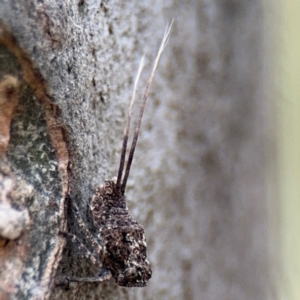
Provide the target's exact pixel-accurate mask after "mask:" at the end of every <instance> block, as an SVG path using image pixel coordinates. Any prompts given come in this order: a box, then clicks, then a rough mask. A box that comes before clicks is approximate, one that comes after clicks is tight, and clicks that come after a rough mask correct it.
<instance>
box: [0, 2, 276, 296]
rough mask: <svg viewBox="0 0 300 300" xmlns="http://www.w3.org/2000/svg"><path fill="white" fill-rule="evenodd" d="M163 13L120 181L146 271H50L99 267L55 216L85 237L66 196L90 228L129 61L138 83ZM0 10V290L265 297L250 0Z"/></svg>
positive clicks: (113, 145) (258, 86) (256, 56)
mask: <svg viewBox="0 0 300 300" xmlns="http://www.w3.org/2000/svg"><path fill="white" fill-rule="evenodd" d="M173 18H175V22H174V28H173V32H172V35H171V38H170V41H169V44H168V46H167V47H166V50H165V52H164V53H163V57H162V59H161V61H160V64H159V66H158V70H157V73H156V76H155V78H154V84H153V88H152V92H151V94H150V98H149V102H148V106H147V107H146V111H145V116H144V120H143V124H142V128H141V133H140V137H139V142H138V145H137V149H136V152H135V157H134V161H133V166H132V172H131V174H130V177H129V181H128V187H127V190H126V195H127V199H128V206H129V209H130V211H131V213H132V215H133V217H134V218H135V219H136V220H137V221H138V222H139V223H140V224H143V226H144V229H145V234H146V238H147V244H148V250H147V253H148V258H149V261H150V262H151V264H152V269H153V275H152V278H151V279H150V281H149V283H148V286H147V287H144V288H122V287H119V286H118V285H116V283H115V282H114V281H113V280H111V281H107V282H105V283H98V284H96V283H72V284H70V286H69V287H68V288H66V287H64V286H56V282H57V281H59V279H60V278H64V275H73V276H95V275H97V273H98V271H99V270H97V269H96V270H95V268H94V267H93V266H92V264H91V262H90V261H89V260H87V259H85V258H84V257H82V255H81V253H80V251H79V249H78V246H77V245H76V244H73V243H71V242H70V241H67V240H65V238H64V237H62V236H60V235H59V230H61V231H67V232H70V233H73V234H75V235H76V236H78V238H79V239H80V240H81V241H83V242H86V238H85V235H84V233H83V232H82V231H80V228H79V226H78V223H77V222H76V219H75V218H74V212H73V211H72V207H70V203H69V202H70V201H73V202H74V203H76V204H77V206H78V207H79V211H80V214H81V215H82V218H83V220H84V222H85V223H86V224H87V227H88V228H89V229H90V230H91V231H92V232H94V233H95V232H96V231H97V228H94V226H93V222H92V218H91V213H90V210H89V204H90V202H91V199H92V196H93V194H94V192H95V189H96V187H97V186H99V184H101V183H103V182H104V180H105V179H111V178H112V177H113V176H116V175H117V169H118V164H119V156H120V149H121V145H122V135H123V128H124V126H125V118H126V113H127V109H128V106H129V101H130V97H131V91H132V86H133V81H134V78H135V75H136V70H137V67H138V64H139V61H140V59H141V56H142V54H143V53H146V54H147V58H148V61H149V62H150V63H149V64H148V66H147V67H146V68H145V71H144V72H143V75H142V77H141V79H140V83H139V90H141V92H142V90H143V88H144V87H145V85H146V80H147V76H149V70H150V67H151V64H152V62H153V59H154V56H155V54H156V51H157V49H158V47H159V44H160V42H161V39H162V36H163V32H164V29H165V26H166V24H167V22H168V21H169V22H170V21H171V20H172V19H173ZM0 19H1V27H0V61H1V63H0V72H1V73H0V75H1V77H0V97H1V99H0V100H1V101H0V102H1V103H0V105H2V106H1V111H2V112H1V115H0V124H3V125H1V127H2V129H1V131H0V134H1V136H2V138H1V142H2V144H1V145H0V146H1V147H0V148H1V149H2V150H1V151H2V152H1V153H0V154H1V169H0V171H1V172H0V176H2V177H0V183H1V185H0V188H1V206H0V210H1V211H0V219H2V221H1V220H0V235H1V236H2V242H1V243H0V294H1V297H2V298H1V299H60V300H62V299H206V300H207V299H238V300H241V299H266V298H267V296H268V293H269V286H270V284H269V277H270V275H269V270H268V268H267V266H268V253H267V251H268V245H267V243H266V240H267V237H268V236H267V211H266V184H265V182H264V173H265V165H266V164H265V157H264V146H265V145H264V140H265V137H266V131H265V130H264V128H265V125H266V124H265V122H266V121H265V120H266V118H265V117H264V114H265V113H266V112H267V111H266V107H267V106H266V102H265V101H264V100H265V99H264V98H262V92H261V91H262V87H263V86H262V85H263V81H262V69H263V68H261V64H262V59H263V53H262V50H261V33H262V30H261V28H262V21H261V20H262V7H261V3H260V1H246V0H242V1H234V0H231V1H216V2H214V1H204V0H202V1H191V2H186V1H100V0H99V1H90V0H78V1H70V0H68V1H49V0H46V1H19V2H18V1H17V2H15V1H5V0H2V1H1V9H0ZM141 92H138V98H137V99H140V98H141V97H140V95H141ZM3 103H4V104H5V103H6V106H4V104H3ZM140 103H141V102H140V101H137V103H136V105H135V107H134V111H135V112H137V110H138V107H139V105H140ZM9 128H10V130H9ZM67 195H69V199H70V201H66V196H67ZM1 212H2V216H3V217H2V218H1ZM5 215H6V216H7V215H8V216H10V217H9V218H8V219H7V220H6V221H4V216H5ZM1 222H2V223H1ZM3 224H4V225H3ZM16 224H17V225H16ZM1 225H3V226H2V227H4V228H6V229H7V228H8V229H9V230H8V229H7V230H6V231H5V230H4V229H1V228H2V227H1Z"/></svg>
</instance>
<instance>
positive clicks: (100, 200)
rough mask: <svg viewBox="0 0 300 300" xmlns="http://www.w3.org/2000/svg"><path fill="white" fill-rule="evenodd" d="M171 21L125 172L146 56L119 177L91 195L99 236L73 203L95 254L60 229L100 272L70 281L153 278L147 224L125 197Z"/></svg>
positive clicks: (131, 283)
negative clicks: (135, 214) (130, 208)
mask: <svg viewBox="0 0 300 300" xmlns="http://www.w3.org/2000/svg"><path fill="white" fill-rule="evenodd" d="M172 23H173V22H172ZM172 23H171V25H170V26H167V28H166V30H165V34H164V37H163V40H162V43H161V46H160V48H159V51H158V53H157V56H156V59H155V62H154V65H153V69H152V72H151V74H150V77H149V80H148V82H147V86H146V89H145V92H144V96H143V103H142V106H141V109H140V113H139V117H138V121H137V124H136V128H135V133H134V137H133V141H132V145H131V148H130V152H129V156H128V160H127V165H126V169H125V173H124V176H123V170H124V165H125V156H126V149H127V141H128V135H129V129H130V121H131V112H132V106H133V103H134V98H135V92H136V86H137V82H138V79H139V77H140V74H141V71H142V69H143V66H144V58H143V59H142V61H141V63H140V67H139V70H138V74H137V77H136V80H135V84H134V89H133V94H132V99H131V103H130V106H129V110H128V116H127V124H126V127H125V131H124V138H123V147H122V152H121V158H120V166H119V171H118V177H117V178H115V179H112V180H106V181H105V184H104V185H100V186H99V187H98V188H97V190H96V193H95V195H94V197H93V199H92V203H91V212H92V216H93V221H94V226H95V227H96V228H97V230H98V233H97V237H94V236H93V235H92V234H91V233H90V232H89V231H88V230H87V228H86V226H85V225H84V223H83V221H82V219H81V217H80V215H79V212H78V209H77V208H76V206H75V204H74V203H73V206H74V207H75V213H76V216H77V219H78V224H79V226H80V227H81V228H82V230H83V231H84V232H85V233H86V238H87V240H88V241H89V242H90V243H91V245H92V247H93V252H94V253H96V254H94V253H91V252H90V251H89V250H88V249H87V248H86V247H85V246H84V245H83V244H82V243H81V242H80V241H79V240H78V239H77V237H76V236H74V235H72V234H70V233H66V232H61V234H62V235H63V236H65V237H69V238H71V239H72V240H73V241H74V242H76V243H77V244H78V247H79V248H81V249H82V250H84V251H85V256H86V257H87V258H88V259H90V260H91V262H92V263H93V264H95V265H97V266H99V269H100V272H99V274H98V276H96V277H90V278H86V277H83V278H80V277H69V276H67V277H66V279H67V281H68V282H69V281H75V282H78V281H81V282H102V281H104V280H108V279H110V278H111V277H113V278H114V279H115V281H116V283H117V284H118V285H120V286H126V287H143V286H145V285H146V284H147V282H148V280H149V279H150V278H151V275H152V270H151V266H150V263H149V261H148V260H147V253H146V252H147V244H146V239H145V235H144V228H143V226H142V225H140V224H138V223H137V222H136V221H135V220H134V219H133V218H132V217H131V215H130V213H129V211H128V208H127V206H126V199H125V188H126V183H127V179H128V176H129V172H130V167H131V163H132V159H133V155H134V151H135V147H136V143H137V140H138V134H139V130H140V126H141V121H142V117H143V113H144V109H145V106H146V103H147V98H148V94H149V89H150V86H151V83H152V80H153V76H154V73H155V70H156V68H157V64H158V61H159V59H160V56H161V54H162V52H163V50H164V48H165V46H166V44H167V42H168V39H169V36H170V32H171V28H172Z"/></svg>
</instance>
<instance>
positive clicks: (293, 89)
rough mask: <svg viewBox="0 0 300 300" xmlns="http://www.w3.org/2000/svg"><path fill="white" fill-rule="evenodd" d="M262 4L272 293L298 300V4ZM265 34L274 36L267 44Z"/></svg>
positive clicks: (299, 224) (286, 2) (299, 285)
mask: <svg viewBox="0 0 300 300" xmlns="http://www.w3.org/2000/svg"><path fill="white" fill-rule="evenodd" d="M268 4H269V6H268V7H267V10H266V15H267V18H269V19H267V20H268V21H267V23H266V25H267V27H266V29H267V30H266V32H265V39H266V40H269V43H270V44H269V46H271V47H270V48H268V51H270V55H269V56H267V57H268V58H269V59H270V62H269V63H270V64H271V68H272V72H270V75H271V77H270V79H271V80H273V89H272V92H271V98H272V99H274V107H275V118H276V123H275V124H276V126H275V132H276V145H277V160H276V162H277V164H276V166H275V168H276V174H277V178H276V181H277V182H278V185H277V186H276V189H275V190H276V191H275V194H274V195H273V196H274V197H275V199H277V203H278V211H277V212H278V215H277V216H276V218H275V219H276V220H277V222H275V223H273V229H275V230H276V231H277V232H278V234H279V241H280V242H279V244H277V247H279V249H280V251H279V253H280V257H279V266H280V267H281V268H282V269H281V270H280V271H279V272H275V274H276V283H277V284H276V289H277V290H278V292H279V295H280V296H279V299H291V300H296V299H300V284H299V283H300V258H299V253H300V234H299V233H300V184H299V178H300V30H299V28H300V1H295V0H287V1H275V2H274V3H272V4H271V3H268ZM268 32H273V34H274V36H273V37H272V38H271V39H270V36H269V34H268ZM272 74H273V77H272ZM270 170H271V172H273V171H274V166H271V167H270ZM273 174H274V173H273ZM273 246H274V247H276V245H273Z"/></svg>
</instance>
